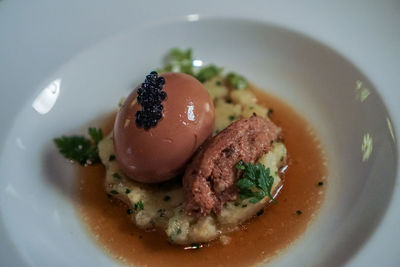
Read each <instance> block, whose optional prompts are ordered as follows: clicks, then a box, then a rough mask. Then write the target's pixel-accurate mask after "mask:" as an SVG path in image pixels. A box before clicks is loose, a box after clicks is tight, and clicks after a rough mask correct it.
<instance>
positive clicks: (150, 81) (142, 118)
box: [135, 71, 167, 130]
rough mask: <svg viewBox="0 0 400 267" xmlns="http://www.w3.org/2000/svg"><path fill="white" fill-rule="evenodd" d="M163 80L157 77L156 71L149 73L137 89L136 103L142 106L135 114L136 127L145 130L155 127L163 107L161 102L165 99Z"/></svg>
mask: <svg viewBox="0 0 400 267" xmlns="http://www.w3.org/2000/svg"><path fill="white" fill-rule="evenodd" d="M164 84H165V79H164V78H163V77H158V73H157V72H156V71H152V72H150V74H149V75H147V76H146V79H145V81H144V83H142V85H141V86H140V88H139V89H138V91H137V93H138V97H137V101H138V103H139V104H140V105H141V106H142V110H138V111H137V112H136V114H135V115H136V125H137V126H139V127H143V128H144V129H145V130H148V129H150V128H151V127H154V126H156V125H157V123H158V121H159V120H160V119H161V118H162V111H163V105H162V104H161V102H162V101H163V100H165V98H167V93H166V92H165V91H163V90H162V89H163V85H164Z"/></svg>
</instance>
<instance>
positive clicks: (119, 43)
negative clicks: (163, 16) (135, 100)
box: [0, 15, 398, 266]
mask: <svg viewBox="0 0 400 267" xmlns="http://www.w3.org/2000/svg"><path fill="white" fill-rule="evenodd" d="M176 46H178V47H181V48H188V47H191V48H193V50H194V52H195V56H196V58H197V59H201V60H202V61H204V62H206V63H216V64H218V65H221V66H224V67H225V68H226V69H227V70H234V71H237V72H239V73H242V74H243V75H245V76H246V77H248V79H249V80H250V81H252V82H253V83H254V84H256V85H258V86H259V87H261V88H265V90H267V91H268V92H271V93H273V94H275V95H277V96H279V97H281V98H282V99H284V100H285V101H287V102H288V103H290V104H291V106H292V107H293V108H294V109H295V110H297V111H298V112H299V113H301V114H303V116H305V117H307V118H308V121H309V122H310V123H311V125H312V126H313V127H314V129H315V130H316V132H317V133H318V136H319V137H320V139H321V140H322V144H323V148H324V149H325V151H326V154H327V157H328V161H329V177H328V192H327V197H326V200H325V202H324V204H323V207H322V209H321V212H320V213H319V214H318V215H317V216H316V218H315V222H314V223H313V224H312V227H309V229H308V230H307V232H306V233H305V234H304V235H303V236H302V237H301V238H300V239H299V240H298V241H297V242H296V243H295V244H293V245H292V246H291V247H290V248H288V250H287V251H285V253H283V254H282V255H281V256H280V257H278V258H277V259H276V260H275V261H274V262H273V264H276V265H277V266H295V265H297V266H338V265H341V264H344V263H345V262H347V261H348V260H349V258H350V257H352V256H353V255H354V254H355V253H356V252H357V250H358V249H359V248H360V247H361V245H362V244H363V243H364V242H366V240H367V239H368V238H369V236H370V235H371V233H372V232H373V231H374V229H375V227H376V226H377V225H378V224H379V222H380V220H381V218H382V216H383V215H384V213H385V210H386V208H387V206H388V204H389V201H390V199H391V195H392V191H393V188H394V184H395V179H396V172H397V153H398V152H397V148H396V145H395V137H394V133H393V130H392V131H391V128H390V127H391V126H390V125H391V118H390V116H389V114H388V112H387V110H386V108H385V105H384V103H383V102H382V100H381V98H380V96H379V93H378V92H377V91H376V89H375V87H374V85H373V84H372V83H371V82H370V81H369V80H368V78H367V77H366V76H365V75H363V74H362V73H361V72H360V71H359V70H358V69H357V67H355V66H354V65H353V64H352V63H351V62H349V61H348V60H346V58H344V57H343V56H341V55H340V54H339V53H337V52H335V51H334V50H332V49H330V48H329V47H327V46H325V45H323V44H321V43H319V42H318V41H315V40H313V39H311V38H308V37H307V36H305V35H303V34H300V33H296V32H293V31H290V30H287V29H285V28H283V27H281V26H276V25H273V24H270V23H265V22H257V21H252V20H249V19H232V18H218V17H216V18H213V17H209V18H204V19H203V18H201V19H199V17H198V16H196V15H194V16H193V15H192V16H189V17H186V18H176V19H170V20H166V21H164V20H163V21H155V22H153V23H151V24H147V25H146V26H141V27H133V28H129V29H127V30H123V31H120V32H118V33H116V34H113V35H111V36H109V37H108V38H106V39H103V40H101V41H100V42H97V43H96V44H94V45H92V46H90V47H87V48H86V49H85V50H83V51H82V52H81V53H79V54H77V55H76V56H74V57H73V58H70V59H69V60H68V62H67V63H65V64H64V65H62V66H60V67H58V68H57V69H56V70H55V71H54V72H53V73H51V74H48V75H47V76H46V77H42V79H41V84H40V85H39V86H37V87H35V90H33V91H34V93H33V94H31V95H30V96H28V97H27V98H24V99H23V101H22V103H21V106H20V107H19V108H18V113H17V115H16V116H15V117H14V118H13V121H12V123H11V126H10V128H9V129H8V130H7V132H5V133H4V135H5V136H6V139H5V141H4V148H3V150H2V152H1V162H0V164H1V165H0V177H1V180H0V190H1V192H0V193H1V197H0V200H1V202H0V205H1V220H2V221H1V223H2V225H3V227H4V229H3V230H2V233H1V234H2V235H4V236H5V238H7V239H5V240H7V242H9V243H10V244H12V246H14V249H15V251H16V254H17V255H18V258H10V260H9V261H8V260H7V259H6V258H3V257H2V260H1V261H2V262H4V263H5V264H6V265H9V266H11V265H13V266H16V265H19V266H22V265H34V266H54V265H57V266H72V265H77V266H89V265H90V266H91V265H93V266H94V265H96V266H106V265H112V264H115V262H113V261H112V260H111V259H110V258H109V257H108V256H107V255H105V254H103V252H102V251H100V250H99V249H98V247H97V246H96V245H95V244H94V243H93V241H92V240H91V239H90V237H88V236H87V234H86V233H85V232H84V230H83V227H82V225H81V223H80V222H79V219H78V218H77V216H76V214H75V210H74V208H73V205H72V201H71V199H70V193H71V190H72V188H73V186H74V185H73V184H72V183H71V175H72V169H71V166H69V165H68V164H67V163H66V161H65V160H64V159H63V158H62V157H61V156H60V155H59V154H58V152H57V151H56V149H55V147H54V145H53V144H52V139H53V138H54V137H57V136H60V135H62V134H68V133H83V131H82V129H85V128H86V127H87V126H88V125H89V123H90V122H93V120H95V119H98V118H99V117H101V115H103V114H105V113H107V112H109V111H111V110H112V109H114V108H115V107H116V106H117V104H118V102H119V100H120V98H121V97H122V96H125V95H127V94H128V93H129V92H130V90H131V89H132V88H133V87H135V85H136V84H138V83H139V82H141V81H142V80H143V76H144V75H145V74H146V73H148V72H149V71H151V70H153V69H155V68H157V67H158V66H160V65H161V64H162V58H163V56H164V55H165V54H166V53H167V51H168V49H169V48H171V47H176ZM361 91H362V92H363V93H364V94H365V95H366V94H367V93H366V92H369V94H368V96H367V97H366V99H363V100H361V98H360V92H361ZM299 142H301V140H299ZM363 144H364V149H363V150H362V146H363ZM368 145H369V146H368ZM371 145H372V153H371V154H370V155H369V156H368V155H366V154H365V149H366V148H368V147H370V148H371ZM363 151H364V153H363ZM15 251H14V252H15ZM2 256H4V255H2Z"/></svg>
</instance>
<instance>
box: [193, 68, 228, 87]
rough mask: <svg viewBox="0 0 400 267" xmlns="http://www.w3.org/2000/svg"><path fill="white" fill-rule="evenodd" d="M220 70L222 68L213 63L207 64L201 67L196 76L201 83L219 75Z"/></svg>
mask: <svg viewBox="0 0 400 267" xmlns="http://www.w3.org/2000/svg"><path fill="white" fill-rule="evenodd" d="M221 71H222V68H218V67H217V66H215V65H209V66H206V67H203V68H201V69H200V71H199V72H198V73H197V75H196V78H197V80H199V81H200V82H202V83H203V82H205V81H207V80H209V79H211V78H212V77H214V76H217V75H219V74H220V73H221Z"/></svg>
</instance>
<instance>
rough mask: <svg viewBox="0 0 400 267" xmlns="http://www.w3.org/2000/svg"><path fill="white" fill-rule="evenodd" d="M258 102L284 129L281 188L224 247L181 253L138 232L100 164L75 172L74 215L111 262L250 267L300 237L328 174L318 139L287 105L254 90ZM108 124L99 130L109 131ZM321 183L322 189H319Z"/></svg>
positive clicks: (213, 244) (215, 245) (154, 235)
mask: <svg viewBox="0 0 400 267" xmlns="http://www.w3.org/2000/svg"><path fill="white" fill-rule="evenodd" d="M252 90H253V91H254V92H255V93H256V95H257V97H258V99H259V103H260V104H262V105H265V106H267V107H268V108H271V109H272V110H273V113H272V116H271V119H272V120H273V121H274V122H275V123H276V124H277V125H279V126H280V127H281V128H282V129H283V136H284V143H285V145H286V147H287V150H288V154H289V161H288V165H289V166H288V168H287V171H286V172H285V176H284V186H283V189H282V190H281V193H280V194H279V196H278V197H277V201H278V204H270V205H269V206H268V207H266V208H265V212H264V214H263V215H261V216H259V217H256V218H254V219H252V220H251V221H250V222H248V223H246V224H245V225H243V226H242V227H240V230H237V231H235V232H232V233H230V234H228V237H229V238H230V239H231V240H230V242H229V244H227V245H223V244H222V242H220V241H215V242H211V243H210V244H209V245H208V246H205V247H203V248H201V249H198V250H184V249H183V247H180V246H174V245H171V244H169V243H168V242H167V238H166V236H165V235H163V234H161V233H159V232H157V231H153V232H145V231H142V230H139V229H137V228H136V227H135V226H134V225H133V223H132V222H131V221H130V219H129V217H128V216H127V214H126V210H127V207H126V206H125V204H123V203H121V202H119V201H115V200H113V199H111V198H109V197H107V195H106V193H105V190H104V185H103V183H104V176H105V170H104V167H103V166H102V165H100V164H99V165H96V166H92V167H85V168H80V169H79V172H78V173H79V175H78V179H79V183H78V184H79V194H78V195H79V199H78V210H79V212H80V213H81V215H82V217H83V220H84V222H85V223H86V225H87V227H88V229H89V232H91V234H92V235H93V237H94V239H96V240H97V242H98V244H99V245H100V246H101V247H102V248H103V249H104V250H105V251H106V252H107V253H109V255H110V256H111V257H113V258H115V259H116V260H118V261H120V262H123V263H124V264H129V265H131V264H132V265H138V266H143V265H146V266H230V267H232V266H249V265H253V264H256V263H259V262H261V261H269V260H271V259H272V258H273V256H276V255H278V254H279V252H282V251H283V250H284V249H285V248H287V247H288V246H289V245H290V244H291V243H293V241H295V240H296V239H297V238H298V237H300V236H301V234H302V233H304V231H305V230H306V228H307V225H308V224H309V223H310V222H311V221H312V218H313V217H314V216H315V214H316V212H317V211H318V209H319V207H320V204H321V201H322V200H323V197H324V191H325V187H326V181H325V176H326V173H327V170H326V167H325V160H324V156H323V153H322V151H321V149H320V145H319V142H318V140H317V139H316V138H315V136H314V135H313V134H312V133H311V131H310V130H309V125H308V124H307V122H306V121H305V120H304V119H303V118H302V117H301V116H299V115H298V114H297V113H296V112H294V111H293V110H292V108H290V107H289V106H288V105H287V104H285V103H284V102H282V101H281V100H279V99H278V98H275V97H273V96H271V95H268V94H265V93H264V92H261V91H259V90H257V89H255V88H252ZM112 122H113V120H112V119H109V120H108V125H106V126H105V127H103V129H104V131H105V132H106V131H107V130H108V131H110V130H111V128H112ZM321 182H323V184H322V185H321Z"/></svg>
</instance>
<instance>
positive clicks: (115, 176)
mask: <svg viewBox="0 0 400 267" xmlns="http://www.w3.org/2000/svg"><path fill="white" fill-rule="evenodd" d="M112 177H114V178H116V179H121V175H119V174H118V173H116V172H114V173H113V174H112Z"/></svg>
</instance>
